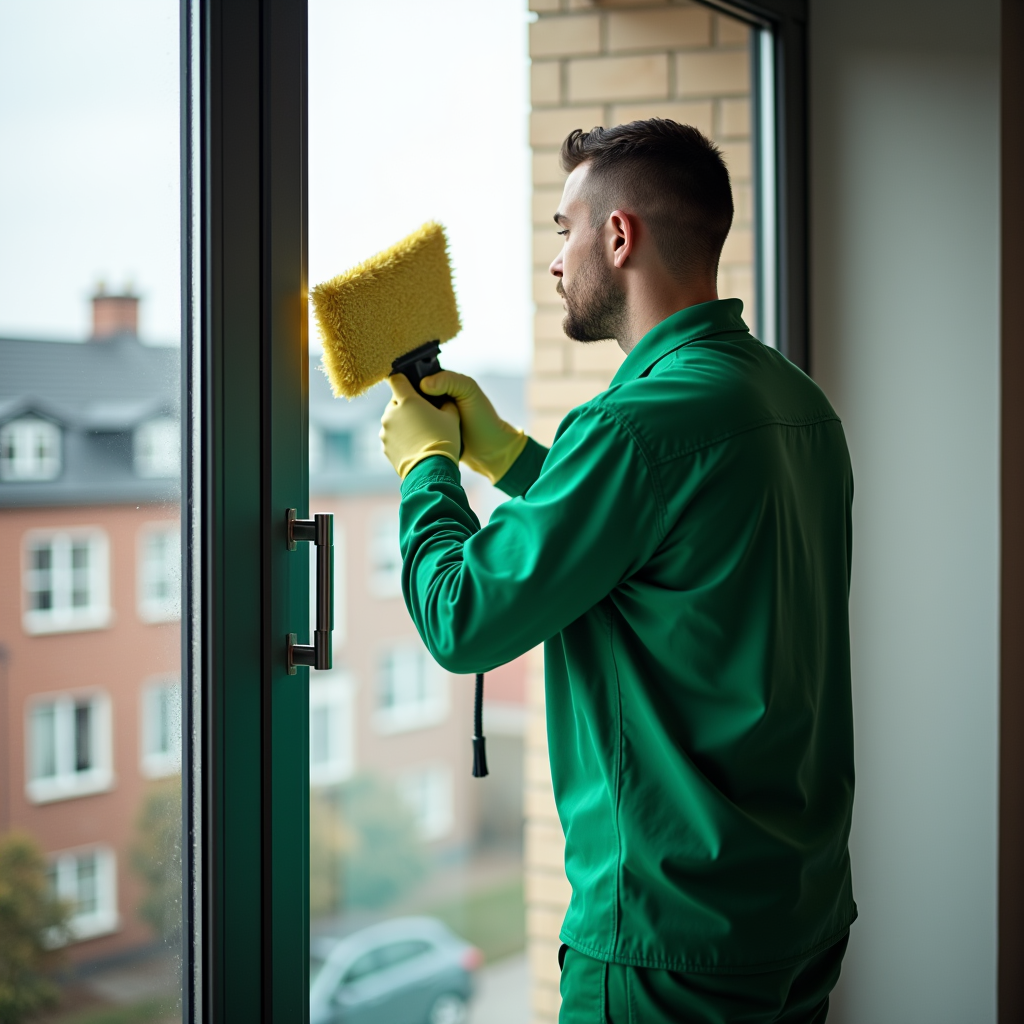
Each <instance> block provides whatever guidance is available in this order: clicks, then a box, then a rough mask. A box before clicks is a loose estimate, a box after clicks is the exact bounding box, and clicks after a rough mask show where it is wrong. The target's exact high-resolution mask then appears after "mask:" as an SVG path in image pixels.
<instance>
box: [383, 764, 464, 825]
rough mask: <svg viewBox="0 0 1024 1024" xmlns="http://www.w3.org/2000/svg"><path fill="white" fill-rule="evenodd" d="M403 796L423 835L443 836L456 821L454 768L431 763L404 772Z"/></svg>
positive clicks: (400, 789) (400, 786) (401, 781)
mask: <svg viewBox="0 0 1024 1024" xmlns="http://www.w3.org/2000/svg"><path fill="white" fill-rule="evenodd" d="M397 788H398V793H399V796H401V798H402V799H403V800H404V801H405V803H406V804H407V805H408V807H409V809H410V810H411V811H412V814H413V817H414V819H415V821H416V827H417V829H418V830H419V834H420V838H421V839H426V840H434V839H443V838H444V837H445V836H446V835H448V833H449V832H451V830H452V824H453V823H454V820H455V815H454V806H453V805H454V800H453V795H452V773H451V769H450V768H447V767H446V766H444V765H430V766H427V767H424V768H418V769H416V770H415V771H410V772H405V773H404V774H403V775H400V776H399V778H398V783H397Z"/></svg>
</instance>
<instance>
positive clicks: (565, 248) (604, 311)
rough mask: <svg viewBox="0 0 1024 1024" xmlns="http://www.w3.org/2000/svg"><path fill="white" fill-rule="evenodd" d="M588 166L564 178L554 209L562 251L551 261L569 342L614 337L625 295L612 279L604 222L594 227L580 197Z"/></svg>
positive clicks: (623, 309) (584, 203) (622, 310)
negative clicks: (570, 339) (556, 210)
mask: <svg viewBox="0 0 1024 1024" xmlns="http://www.w3.org/2000/svg"><path fill="white" fill-rule="evenodd" d="M588 170H589V168H588V165H587V164H581V165H580V166H579V167H577V168H576V169H575V170H574V171H573V172H572V174H570V175H569V177H568V178H567V179H566V182H565V188H564V189H563V191H562V201H561V203H560V204H559V206H558V212H557V213H556V214H555V223H556V224H557V225H558V233H559V234H560V235H561V236H562V251H561V252H560V253H559V254H558V255H557V256H556V257H555V259H554V261H553V262H552V264H551V266H550V268H549V269H550V271H551V273H552V274H553V275H554V276H555V277H556V278H558V284H557V286H556V288H555V290H556V291H557V292H558V294H559V295H560V296H561V297H562V306H563V308H564V309H565V319H564V320H563V321H562V330H563V331H565V333H566V335H568V337H570V338H572V339H573V340H574V341H603V340H604V339H605V338H615V337H617V336H618V333H619V328H620V326H621V324H622V317H623V315H624V313H625V308H626V296H625V292H624V291H623V289H622V287H621V285H620V284H619V283H618V282H617V281H616V279H615V276H614V273H613V270H612V266H611V261H610V259H609V252H606V244H607V243H606V240H605V237H604V225H601V226H600V227H598V228H594V227H593V226H592V224H591V211H590V208H589V205H588V204H587V202H585V200H584V199H583V194H584V191H585V189H584V186H585V182H586V178H587V173H588Z"/></svg>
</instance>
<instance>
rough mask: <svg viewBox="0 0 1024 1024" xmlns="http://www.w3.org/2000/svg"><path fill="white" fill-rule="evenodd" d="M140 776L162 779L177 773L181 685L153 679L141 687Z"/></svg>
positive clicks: (179, 758)
mask: <svg viewBox="0 0 1024 1024" xmlns="http://www.w3.org/2000/svg"><path fill="white" fill-rule="evenodd" d="M139 735H140V738H141V746H142V751H141V753H142V759H141V764H142V774H143V775H145V776H146V777H147V778H150V779H159V778H163V777H164V776H165V775H174V774H176V773H177V772H180V771H181V684H180V682H179V681H178V680H177V679H155V680H152V681H150V682H148V683H146V684H145V685H144V686H143V687H142V729H141V731H140V734H139Z"/></svg>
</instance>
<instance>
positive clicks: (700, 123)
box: [612, 100, 714, 135]
mask: <svg viewBox="0 0 1024 1024" xmlns="http://www.w3.org/2000/svg"><path fill="white" fill-rule="evenodd" d="M712 112H713V106H712V103H711V100H696V101H694V102H691V103H677V102H673V101H670V102H668V103H658V102H649V103H628V104H622V105H621V106H615V107H612V123H613V124H627V123H628V122H630V121H645V120H647V118H649V117H665V118H668V119H669V120H670V121H675V122H677V123H678V124H692V125H693V127H694V128H698V129H700V131H702V132H703V133H704V134H705V135H711V134H712V131H713V127H712V126H713V120H714V119H713V117H712Z"/></svg>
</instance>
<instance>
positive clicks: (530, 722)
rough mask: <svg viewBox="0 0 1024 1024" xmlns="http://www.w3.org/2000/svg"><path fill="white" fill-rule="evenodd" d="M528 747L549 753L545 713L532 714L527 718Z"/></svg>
mask: <svg viewBox="0 0 1024 1024" xmlns="http://www.w3.org/2000/svg"><path fill="white" fill-rule="evenodd" d="M526 748H527V750H540V751H543V752H544V753H545V754H546V753H547V749H548V733H547V726H546V724H545V721H544V715H543V713H540V714H531V715H530V716H529V717H528V718H527V720H526Z"/></svg>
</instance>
